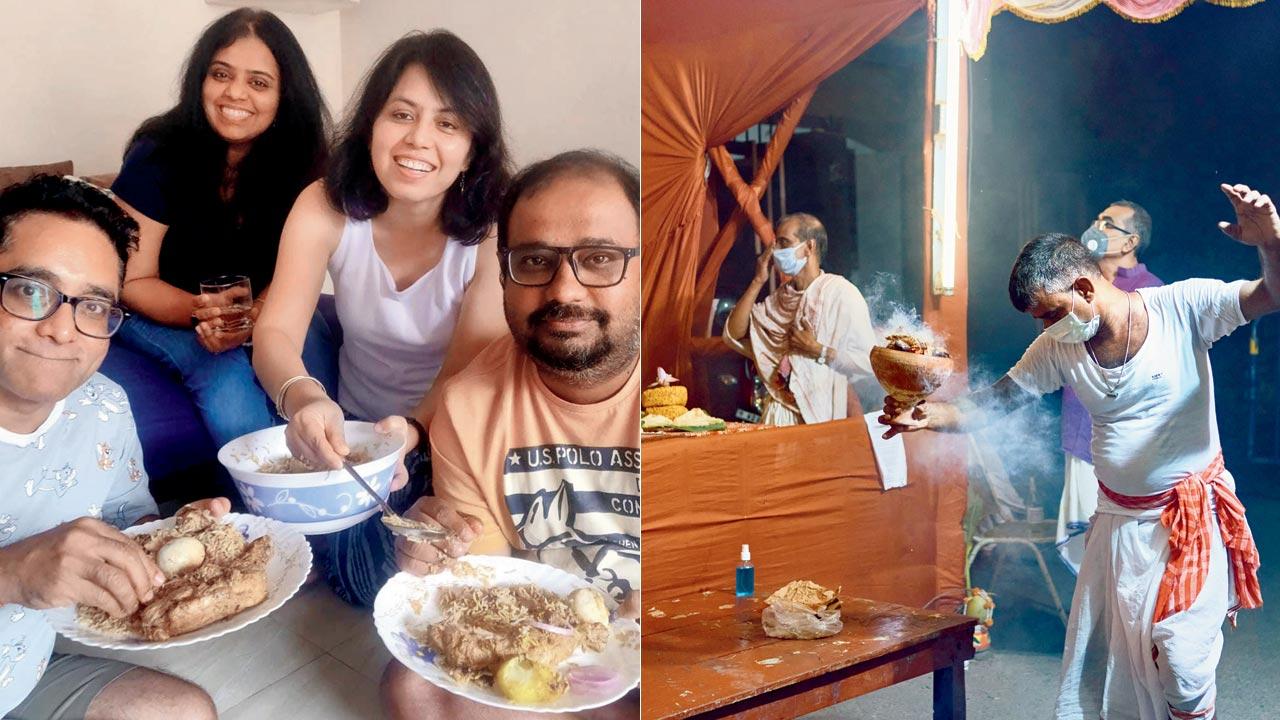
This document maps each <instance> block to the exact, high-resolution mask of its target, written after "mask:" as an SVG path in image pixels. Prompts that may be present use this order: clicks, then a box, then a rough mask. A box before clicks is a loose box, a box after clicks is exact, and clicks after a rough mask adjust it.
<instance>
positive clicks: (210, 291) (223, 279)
mask: <svg viewBox="0 0 1280 720" xmlns="http://www.w3.org/2000/svg"><path fill="white" fill-rule="evenodd" d="M200 294H202V295H210V296H213V297H214V305H215V306H216V307H219V308H221V312H220V313H219V314H218V319H219V320H221V323H220V325H219V327H218V332H225V333H240V332H245V331H246V330H249V329H251V328H252V327H253V316H252V315H251V314H250V313H251V312H252V311H253V289H252V288H251V287H250V286H249V278H247V277H245V276H244V275H220V276H218V277H215V278H210V279H208V280H205V281H203V282H201V283H200Z"/></svg>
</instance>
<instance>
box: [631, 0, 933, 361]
mask: <svg viewBox="0 0 1280 720" xmlns="http://www.w3.org/2000/svg"><path fill="white" fill-rule="evenodd" d="M921 4H922V3H921V0H869V1H866V2H851V1H850V0H806V2H804V3H803V4H801V5H799V6H797V5H793V4H792V3H786V2H777V0H699V1H698V2H687V0H646V2H645V3H644V8H643V11H642V12H643V28H642V32H641V52H642V68H641V73H642V97H643V100H642V121H641V159H642V177H643V187H644V190H643V207H644V227H643V233H642V234H643V245H642V247H643V253H644V273H643V280H644V363H643V364H644V373H645V377H652V376H653V375H654V374H655V372H656V368H657V366H659V365H661V366H663V367H666V368H668V369H672V370H674V372H675V374H676V375H677V376H679V375H680V374H681V373H685V374H686V375H687V374H688V371H689V369H690V367H689V346H690V339H691V338H690V336H691V332H692V328H693V310H694V304H695V296H696V293H697V284H698V276H697V275H698V268H699V264H700V263H702V261H703V252H702V247H701V240H702V233H703V232H704V231H705V229H706V227H707V223H706V221H705V219H704V218H703V210H704V207H705V206H706V205H707V196H706V192H707V189H706V173H707V172H709V168H708V159H707V153H708V151H709V150H710V149H711V148H714V147H716V146H719V145H723V144H724V143H725V142H728V141H729V140H731V139H733V137H735V136H736V135H738V134H739V133H741V132H743V131H744V130H746V129H747V128H748V127H750V126H751V125H753V124H755V123H756V122H759V121H760V120H762V119H763V118H765V117H767V116H769V115H770V114H772V113H774V112H776V111H778V110H780V109H782V108H783V107H784V106H785V105H787V104H788V103H790V102H792V101H793V100H795V99H796V98H797V97H798V96H800V95H801V94H802V93H803V92H804V91H805V90H807V89H809V88H811V87H813V86H815V85H816V84H817V83H818V82H820V81H821V80H823V79H824V78H826V77H827V76H829V75H831V74H832V73H834V72H835V71H836V70H839V69H840V68H841V67H844V66H845V65H846V64H848V63H849V62H850V61H851V60H853V59H854V58H855V57H857V56H858V55H860V54H861V53H862V52H863V51H865V50H866V49H867V48H869V47H871V46H872V45H874V44H875V43H876V42H878V41H879V40H880V39H881V38H883V37H884V36H885V35H887V34H889V33H890V32H891V31H892V30H893V29H894V28H895V27H897V26H898V25H899V24H900V23H901V22H902V21H903V20H905V19H906V18H907V17H908V16H910V15H911V13H913V12H915V11H916V10H918V9H919V8H920V7H921ZM708 250H713V248H708ZM721 257H723V256H721ZM713 264H714V265H715V268H714V269H715V270H718V266H719V263H718V262H714V263H713ZM708 270H709V271H710V270H712V268H710V267H708ZM706 282H707V281H706V280H704V281H703V287H704V288H705V287H706Z"/></svg>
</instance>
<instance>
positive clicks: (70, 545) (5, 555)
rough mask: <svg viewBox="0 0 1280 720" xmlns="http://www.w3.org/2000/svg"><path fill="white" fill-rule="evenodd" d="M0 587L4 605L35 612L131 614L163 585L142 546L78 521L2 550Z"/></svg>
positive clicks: (85, 520)
mask: <svg viewBox="0 0 1280 720" xmlns="http://www.w3.org/2000/svg"><path fill="white" fill-rule="evenodd" d="M0 578H3V579H0V589H3V597H4V599H5V600H7V601H11V602H15V603H17V604H19V605H25V606H26V607H29V608H32V609H35V610H44V609H48V608H58V607H73V606H75V605H77V604H84V605H92V606H93V607H97V608H101V609H102V610H104V611H106V612H107V614H109V615H111V616H112V617H115V618H122V617H127V616H129V615H132V614H133V612H134V611H135V610H137V609H138V605H139V604H140V603H143V602H148V601H150V600H151V598H152V596H153V595H154V593H155V589H156V588H158V587H160V586H161V585H163V584H164V574H163V573H161V572H160V568H159V567H157V566H156V564H155V562H154V561H152V559H151V558H150V557H148V556H147V553H146V552H145V551H144V550H143V549H142V547H141V546H140V545H138V544H137V543H135V542H134V541H133V540H131V539H129V538H128V537H127V536H125V535H124V534H123V533H121V532H120V531H119V530H117V529H115V528H114V527H111V526H110V525H107V524H106V523H104V522H102V521H101V520H95V519H93V518H87V517H83V518H79V519H77V520H72V521H71V522H66V523H63V524H61V525H59V526H57V527H55V528H52V529H50V530H46V531H44V532H42V533H38V534H36V535H32V536H31V537H28V538H26V539H24V540H19V541H18V542H16V543H13V544H12V545H9V546H6V547H4V548H0Z"/></svg>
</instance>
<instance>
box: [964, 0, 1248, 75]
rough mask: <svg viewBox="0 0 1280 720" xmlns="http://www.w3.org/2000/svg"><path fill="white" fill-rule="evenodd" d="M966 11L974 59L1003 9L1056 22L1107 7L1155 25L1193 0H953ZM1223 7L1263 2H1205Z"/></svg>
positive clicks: (967, 48)
mask: <svg viewBox="0 0 1280 720" xmlns="http://www.w3.org/2000/svg"><path fill="white" fill-rule="evenodd" d="M956 1H957V2H959V3H960V4H961V5H962V6H963V7H964V11H965V32H964V35H963V36H962V37H961V39H960V41H961V43H962V44H963V45H964V49H965V52H966V53H968V54H969V57H970V58H973V59H974V60H977V59H978V58H981V57H982V55H983V53H985V52H986V50H987V33H989V32H990V31H991V18H992V17H993V16H995V15H996V14H997V13H999V12H1000V11H1002V10H1008V11H1009V12H1011V13H1013V14H1014V15H1017V16H1018V17H1020V18H1022V19H1024V20H1031V21H1033V22H1039V23H1058V22H1063V21H1066V20H1070V19H1072V18H1074V17H1079V16H1080V15H1083V14H1085V13H1087V12H1089V11H1090V10H1092V9H1094V8H1095V7H1097V6H1098V5H1106V6H1107V7H1109V8H1111V9H1112V10H1114V11H1115V13H1116V14H1117V15H1119V16H1120V17H1123V18H1125V19H1127V20H1132V21H1133V22H1142V23H1157V22H1163V21H1165V20H1168V19H1169V18H1171V17H1173V16H1174V15H1177V14H1178V13H1180V12H1182V11H1183V9H1185V8H1186V7H1187V6H1188V5H1190V4H1191V3H1192V2H1193V0H956ZM1207 1H1208V2H1210V3H1212V4H1214V5H1222V6H1224V7H1248V6H1250V5H1256V4H1258V3H1260V2H1262V0H1207Z"/></svg>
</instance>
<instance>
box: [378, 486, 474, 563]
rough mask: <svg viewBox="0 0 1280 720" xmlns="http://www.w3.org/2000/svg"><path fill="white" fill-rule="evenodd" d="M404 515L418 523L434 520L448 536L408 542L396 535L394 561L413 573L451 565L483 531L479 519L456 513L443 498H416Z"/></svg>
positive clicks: (469, 547)
mask: <svg viewBox="0 0 1280 720" xmlns="http://www.w3.org/2000/svg"><path fill="white" fill-rule="evenodd" d="M404 516H405V517H406V518H409V519H410V520H418V521H420V522H428V523H430V522H434V523H436V524H438V525H441V526H443V527H444V528H445V529H446V530H448V531H449V532H450V533H451V535H450V537H449V538H446V539H444V540H433V541H431V542H412V541H409V540H406V539H404V538H402V537H397V538H396V564H397V565H398V566H399V567H400V569H401V570H403V571H405V572H407V573H411V574H413V575H430V574H432V573H438V572H441V571H443V570H444V569H445V568H448V567H449V566H450V565H452V564H453V562H454V559H455V558H460V557H462V556H463V555H466V554H467V551H468V550H470V549H471V544H472V543H473V542H475V540H476V538H478V537H480V533H481V532H483V531H484V523H482V522H481V521H480V519H479V518H476V517H472V516H470V515H465V514H463V513H460V512H458V511H457V510H455V509H454V508H453V506H452V505H450V504H449V503H448V502H446V501H445V500H443V499H441V498H438V497H433V496H427V497H421V498H418V501H417V502H415V503H414V504H413V505H412V506H411V507H410V508H409V509H408V510H407V511H405V513H404Z"/></svg>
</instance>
